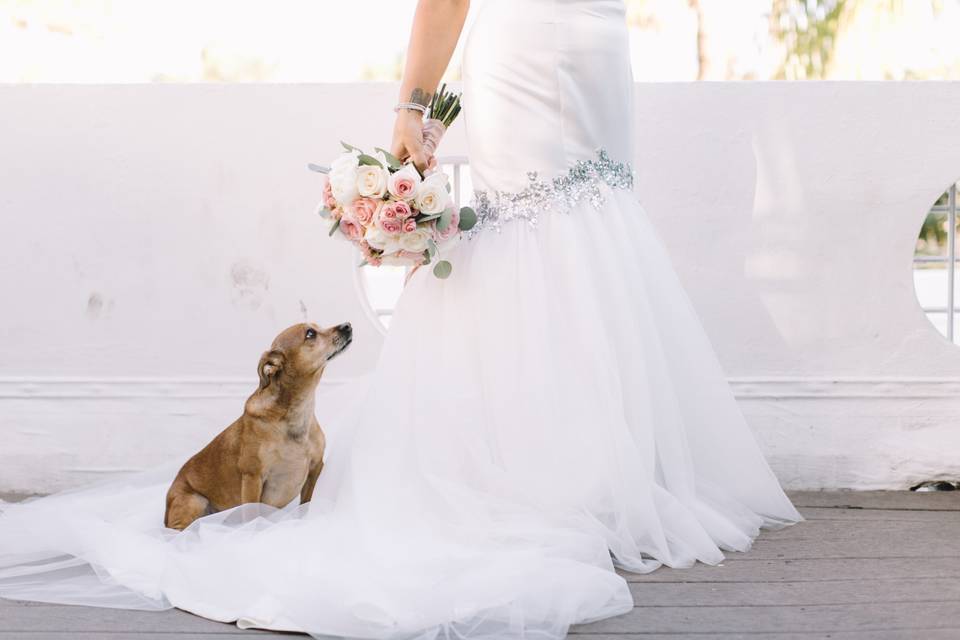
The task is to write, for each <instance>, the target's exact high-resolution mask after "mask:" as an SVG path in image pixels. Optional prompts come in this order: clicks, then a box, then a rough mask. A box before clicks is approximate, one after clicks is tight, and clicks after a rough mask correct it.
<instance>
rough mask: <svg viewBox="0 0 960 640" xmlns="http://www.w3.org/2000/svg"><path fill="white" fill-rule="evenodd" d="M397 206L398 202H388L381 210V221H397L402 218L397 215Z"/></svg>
mask: <svg viewBox="0 0 960 640" xmlns="http://www.w3.org/2000/svg"><path fill="white" fill-rule="evenodd" d="M397 204H398V203H396V202H388V203H387V204H385V205H383V206H382V207H381V208H380V219H386V220H396V219H397V218H399V217H400V216H399V215H397Z"/></svg>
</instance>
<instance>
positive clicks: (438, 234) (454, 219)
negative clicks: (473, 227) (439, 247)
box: [430, 209, 460, 242]
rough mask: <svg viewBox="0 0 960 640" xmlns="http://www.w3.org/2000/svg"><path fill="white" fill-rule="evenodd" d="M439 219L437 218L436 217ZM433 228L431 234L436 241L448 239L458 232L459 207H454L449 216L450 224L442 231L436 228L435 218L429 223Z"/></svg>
mask: <svg viewBox="0 0 960 640" xmlns="http://www.w3.org/2000/svg"><path fill="white" fill-rule="evenodd" d="M438 220H439V218H438ZM430 224H431V225H432V227H431V228H432V229H433V235H434V237H435V238H436V239H437V241H438V242H439V241H441V240H448V239H450V238H452V237H453V236H455V235H457V234H458V233H460V209H454V210H453V215H452V216H451V217H450V225H449V226H447V228H446V229H445V230H443V231H440V230H439V229H438V228H437V220H434V221H433V222H431V223H430Z"/></svg>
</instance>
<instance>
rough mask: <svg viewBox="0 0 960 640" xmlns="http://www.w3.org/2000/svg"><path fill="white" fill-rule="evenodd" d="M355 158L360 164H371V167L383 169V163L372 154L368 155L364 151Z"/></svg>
mask: <svg viewBox="0 0 960 640" xmlns="http://www.w3.org/2000/svg"><path fill="white" fill-rule="evenodd" d="M357 160H358V161H359V162H360V164H362V165H367V166H371V167H380V168H381V169H383V164H381V162H380V161H379V160H377V159H376V158H374V157H373V156H368V155H367V154H365V153H361V154H360V157H359V158H357Z"/></svg>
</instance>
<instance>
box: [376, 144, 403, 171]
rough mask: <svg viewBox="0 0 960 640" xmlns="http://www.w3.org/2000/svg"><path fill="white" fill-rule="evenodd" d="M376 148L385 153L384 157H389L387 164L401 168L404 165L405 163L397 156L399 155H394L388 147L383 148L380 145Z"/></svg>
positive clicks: (394, 167) (392, 167)
mask: <svg viewBox="0 0 960 640" xmlns="http://www.w3.org/2000/svg"><path fill="white" fill-rule="evenodd" d="M374 150H375V151H379V152H380V153H382V154H383V157H384V158H386V159H387V164H388V165H389V166H390V168H391V169H399V168H400V167H402V166H403V163H402V162H400V160H399V159H398V158H397V156H395V155H393V154H392V153H390V152H389V151H387V150H386V149H381V148H380V147H375V148H374Z"/></svg>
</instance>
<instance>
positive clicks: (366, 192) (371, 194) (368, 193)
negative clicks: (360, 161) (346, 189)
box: [357, 165, 387, 198]
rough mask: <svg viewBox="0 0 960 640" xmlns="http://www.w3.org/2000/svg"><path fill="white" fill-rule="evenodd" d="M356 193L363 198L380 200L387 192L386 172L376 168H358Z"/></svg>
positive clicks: (368, 166) (366, 166)
mask: <svg viewBox="0 0 960 640" xmlns="http://www.w3.org/2000/svg"><path fill="white" fill-rule="evenodd" d="M357 191H359V192H360V195H361V196H363V197H365V198H382V197H383V194H384V193H386V192H387V172H386V171H384V170H383V169H381V168H380V167H376V166H370V165H364V166H362V167H360V168H359V169H357Z"/></svg>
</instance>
